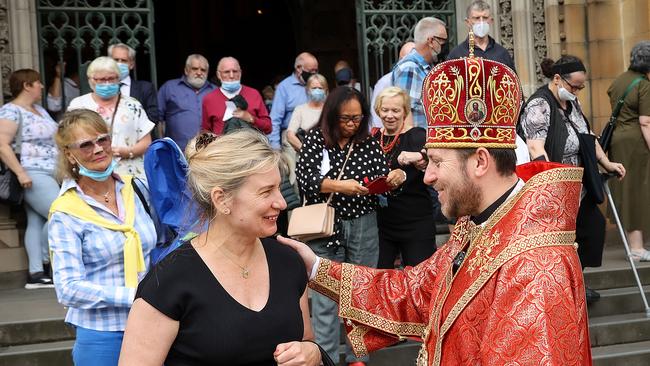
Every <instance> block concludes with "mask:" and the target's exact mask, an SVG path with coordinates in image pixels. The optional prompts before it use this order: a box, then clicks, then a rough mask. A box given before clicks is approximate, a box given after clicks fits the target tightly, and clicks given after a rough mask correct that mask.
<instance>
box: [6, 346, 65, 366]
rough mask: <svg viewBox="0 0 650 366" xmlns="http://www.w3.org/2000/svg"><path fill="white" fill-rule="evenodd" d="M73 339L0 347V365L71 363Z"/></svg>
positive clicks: (37, 365)
mask: <svg viewBox="0 0 650 366" xmlns="http://www.w3.org/2000/svg"><path fill="white" fill-rule="evenodd" d="M73 343H74V341H60V342H49V343H37V344H28V345H22V346H11V347H0V366H39V365H47V366H69V365H72V345H73Z"/></svg>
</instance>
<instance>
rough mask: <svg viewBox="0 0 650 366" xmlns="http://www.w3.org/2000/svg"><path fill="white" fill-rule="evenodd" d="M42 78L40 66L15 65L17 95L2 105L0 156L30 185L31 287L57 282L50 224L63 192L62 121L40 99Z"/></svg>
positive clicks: (13, 82)
mask: <svg viewBox="0 0 650 366" xmlns="http://www.w3.org/2000/svg"><path fill="white" fill-rule="evenodd" d="M40 79H41V77H40V75H39V74H38V72H36V71H34V70H31V69H22V70H16V71H14V72H13V73H12V74H11V76H10V77H9V88H10V90H11V94H12V96H13V99H12V100H11V102H9V103H7V104H5V105H4V106H2V108H0V158H1V159H2V162H3V163H4V165H5V166H6V167H8V168H9V169H11V171H12V172H13V173H14V174H16V177H17V178H18V181H19V182H20V184H21V186H22V187H23V189H24V199H25V203H26V204H25V211H26V213H27V229H26V230H25V249H26V250H27V259H28V261H29V276H28V278H27V283H26V284H25V288H27V289H35V288H43V287H50V288H51V287H54V285H53V284H52V279H51V278H50V276H51V274H50V273H49V272H50V271H49V270H48V269H49V267H50V265H49V262H50V261H49V256H48V254H47V237H46V234H45V232H46V231H45V230H46V227H47V226H46V225H47V212H48V210H49V209H50V205H51V204H52V201H54V199H55V198H56V196H57V194H58V193H59V184H58V183H57V181H56V180H55V179H54V171H55V169H56V157H57V152H56V147H55V144H54V138H53V136H54V133H55V132H56V122H55V121H54V120H53V119H52V117H50V115H49V114H48V113H47V112H46V111H45V109H43V107H41V106H40V105H38V102H39V101H40V99H41V96H42V95H43V84H41V80H40ZM12 145H13V146H12ZM16 149H19V150H20V151H14V150H16ZM16 153H18V154H20V158H18V157H17V156H16Z"/></svg>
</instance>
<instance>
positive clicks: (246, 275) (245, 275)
mask: <svg viewBox="0 0 650 366" xmlns="http://www.w3.org/2000/svg"><path fill="white" fill-rule="evenodd" d="M248 275H249V273H248V269H246V268H242V269H241V276H242V277H243V278H244V279H247V278H248Z"/></svg>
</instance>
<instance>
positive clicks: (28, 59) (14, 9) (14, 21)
mask: <svg viewBox="0 0 650 366" xmlns="http://www.w3.org/2000/svg"><path fill="white" fill-rule="evenodd" d="M35 3H36V2H35V1H24V0H8V9H9V26H10V37H11V42H12V48H11V53H12V58H13V65H14V68H15V69H22V68H30V69H34V70H38V43H37V37H38V36H37V35H38V32H37V29H36V25H37V21H36V5H35Z"/></svg>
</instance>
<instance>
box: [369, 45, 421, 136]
mask: <svg viewBox="0 0 650 366" xmlns="http://www.w3.org/2000/svg"><path fill="white" fill-rule="evenodd" d="M413 48H415V43H414V42H406V43H404V44H403V45H402V48H400V50H399V59H398V61H399V60H401V59H403V58H404V56H406V55H408V53H409V52H411V50H412V49H413ZM392 75H393V71H392V70H391V71H389V72H388V73H387V74H386V75H384V76H382V77H381V78H380V79H379V80H377V83H376V84H375V87H374V88H373V89H372V99H371V100H370V113H371V114H372V125H371V127H379V128H381V127H382V124H381V119H379V116H378V115H377V113H375V99H377V96H378V95H379V93H381V92H382V90H384V89H386V88H388V87H389V86H392V85H393V84H392Z"/></svg>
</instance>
